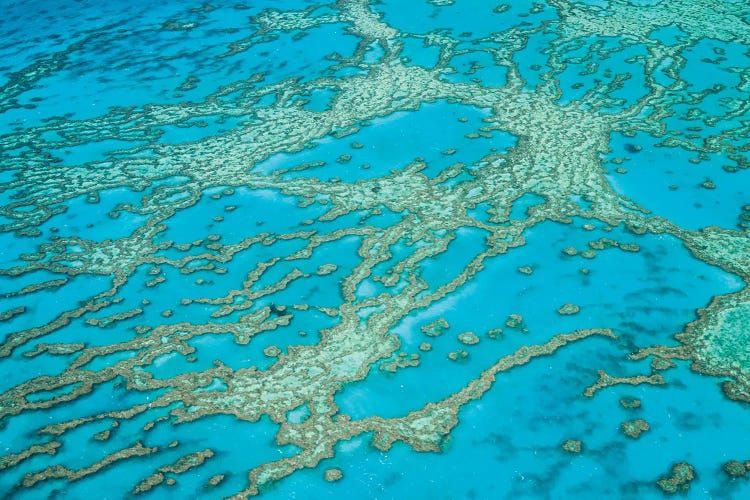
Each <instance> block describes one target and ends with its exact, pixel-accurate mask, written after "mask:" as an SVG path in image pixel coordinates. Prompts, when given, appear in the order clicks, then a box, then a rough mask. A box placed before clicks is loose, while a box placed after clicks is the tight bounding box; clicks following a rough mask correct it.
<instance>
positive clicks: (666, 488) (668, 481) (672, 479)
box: [656, 462, 695, 495]
mask: <svg viewBox="0 0 750 500" xmlns="http://www.w3.org/2000/svg"><path fill="white" fill-rule="evenodd" d="M693 479H695V469H694V468H693V466H692V465H690V464H689V463H687V462H679V463H676V464H674V465H673V466H672V470H671V474H670V475H669V476H665V477H662V478H661V479H659V480H658V481H657V482H656V484H657V485H658V486H659V488H661V490H662V491H663V492H664V493H668V494H670V495H673V494H675V493H684V492H687V491H688V490H689V489H690V482H691V481H692V480H693Z"/></svg>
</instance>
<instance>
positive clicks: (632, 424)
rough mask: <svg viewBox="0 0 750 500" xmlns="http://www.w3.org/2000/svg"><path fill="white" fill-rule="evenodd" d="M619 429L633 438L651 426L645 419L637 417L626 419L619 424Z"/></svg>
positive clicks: (639, 435) (636, 437)
mask: <svg viewBox="0 0 750 500" xmlns="http://www.w3.org/2000/svg"><path fill="white" fill-rule="evenodd" d="M620 430H622V432H623V434H625V435H626V436H628V437H631V438H633V439H638V438H639V437H641V434H643V433H644V432H646V431H648V430H651V426H650V425H649V424H648V422H646V421H645V420H643V419H641V418H638V419H635V420H628V421H626V422H623V423H622V424H620Z"/></svg>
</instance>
